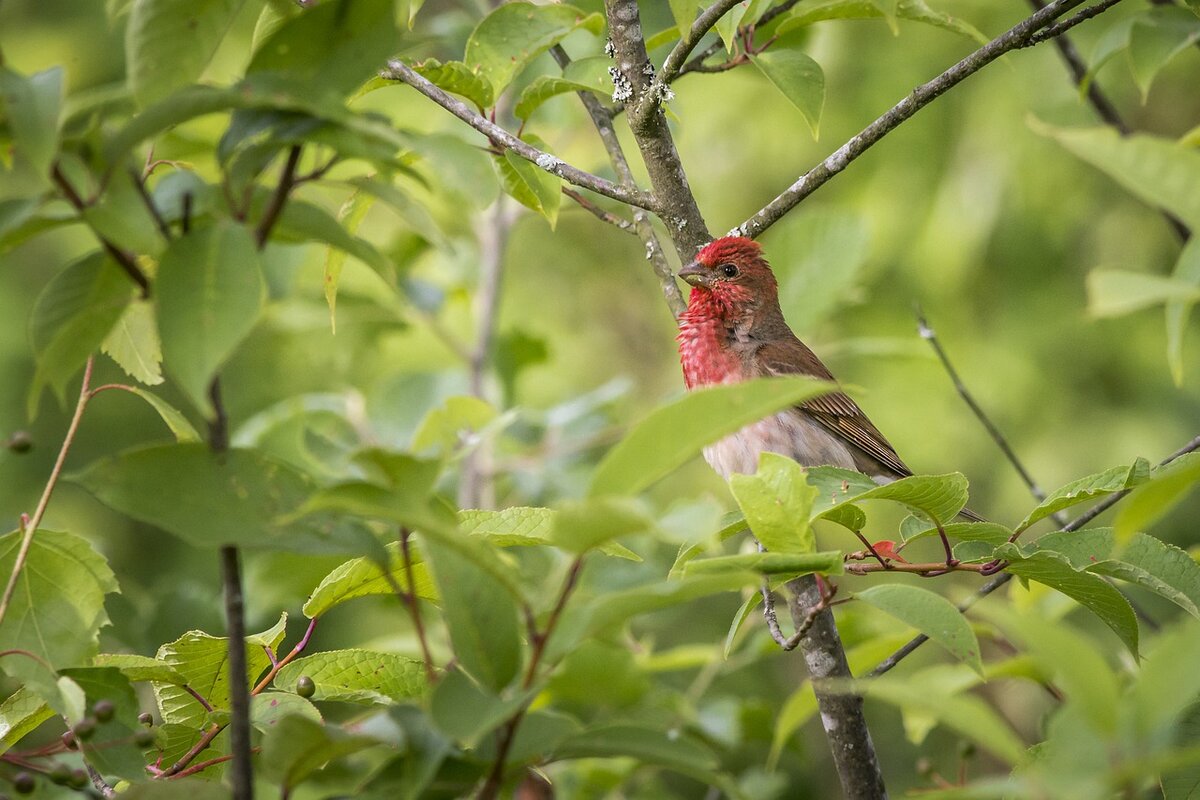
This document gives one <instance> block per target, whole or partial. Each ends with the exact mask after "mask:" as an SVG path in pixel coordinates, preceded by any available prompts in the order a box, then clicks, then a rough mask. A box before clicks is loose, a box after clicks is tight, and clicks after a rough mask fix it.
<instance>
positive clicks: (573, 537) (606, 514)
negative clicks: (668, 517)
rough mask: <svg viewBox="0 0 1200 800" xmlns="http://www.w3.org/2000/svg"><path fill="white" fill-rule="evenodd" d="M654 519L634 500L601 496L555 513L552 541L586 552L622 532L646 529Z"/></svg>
mask: <svg viewBox="0 0 1200 800" xmlns="http://www.w3.org/2000/svg"><path fill="white" fill-rule="evenodd" d="M652 527H653V522H652V521H651V520H650V519H649V518H648V517H646V515H645V514H644V513H642V512H641V511H640V510H639V509H638V508H637V507H636V506H634V505H633V503H631V502H629V501H627V500H624V499H622V498H612V497H600V498H593V499H590V500H584V501H581V502H578V503H571V504H568V505H565V506H563V507H562V508H560V509H559V510H558V512H557V513H556V514H555V515H554V522H553V527H552V528H551V531H550V541H551V543H553V544H554V545H556V546H558V547H561V548H562V549H564V550H566V551H568V552H571V553H576V554H579V555H583V554H584V553H586V552H587V551H588V550H591V549H592V548H594V547H600V546H602V545H604V544H607V543H609V542H610V541H611V540H613V539H616V538H619V537H622V536H633V535H635V534H639V533H645V532H646V531H648V530H650V529H651V528H652Z"/></svg>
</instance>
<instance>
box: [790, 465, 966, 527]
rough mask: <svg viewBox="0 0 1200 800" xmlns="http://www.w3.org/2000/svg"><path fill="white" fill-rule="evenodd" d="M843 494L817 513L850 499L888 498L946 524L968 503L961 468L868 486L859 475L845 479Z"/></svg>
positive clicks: (854, 500)
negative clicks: (856, 477) (853, 482)
mask: <svg viewBox="0 0 1200 800" xmlns="http://www.w3.org/2000/svg"><path fill="white" fill-rule="evenodd" d="M811 472H812V470H810V473H811ZM842 494H843V496H842V497H837V498H836V500H837V502H836V503H833V504H832V505H830V506H829V508H828V509H826V510H823V511H820V512H819V513H818V515H819V516H821V517H825V516H828V515H829V513H830V511H836V510H837V509H838V508H839V507H840V506H842V505H844V504H846V503H850V502H854V503H858V502H859V501H862V500H890V501H892V502H893V503H900V504H901V505H904V506H907V507H908V508H909V509H911V510H912V511H914V512H916V513H917V514H918V515H919V516H923V517H925V518H926V519H928V520H929V521H931V522H934V523H942V524H943V525H945V524H947V523H949V522H950V520H952V519H954V517H955V515H956V514H958V512H959V511H962V509H963V507H964V506H966V504H967V479H966V478H965V477H963V475H962V473H960V472H950V473H947V474H945V475H910V476H909V477H907V478H901V479H899V480H896V481H892V482H891V483H885V484H883V485H882V486H876V485H874V483H872V485H871V488H866V484H865V483H863V482H862V481H861V476H860V481H859V482H857V483H855V484H851V483H850V482H849V481H847V482H846V484H845V490H844V491H843V492H842ZM831 499H833V498H831Z"/></svg>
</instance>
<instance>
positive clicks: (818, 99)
mask: <svg viewBox="0 0 1200 800" xmlns="http://www.w3.org/2000/svg"><path fill="white" fill-rule="evenodd" d="M806 44H807V41H806V39H805V37H804V36H803V34H799V35H797V34H792V35H790V36H784V37H783V38H781V39H779V40H778V41H777V42H775V44H773V45H772V46H771V47H770V48H769V49H767V50H764V51H763V52H761V53H759V54H757V55H755V56H752V57H751V59H750V60H751V62H752V63H753V64H754V66H756V67H758V68H759V70H760V71H761V72H762V74H763V75H765V76H766V77H767V80H769V81H770V82H771V83H772V84H774V86H775V88H777V89H779V91H780V92H782V93H783V96H784V97H786V98H787V99H788V102H790V103H791V104H792V105H794V106H795V107H796V108H797V109H799V110H800V115H801V116H802V117H804V121H805V122H806V123H807V124H808V128H809V130H811V131H812V135H813V138H814V139H816V138H818V133H819V131H820V125H821V108H822V107H823V106H824V105H825V73H824V72H823V71H822V70H821V65H820V64H818V63H817V62H816V61H813V59H812V58H811V57H810V56H809V55H808V54H807V53H805V52H804V51H803V49H802V48H803V46H804V45H806Z"/></svg>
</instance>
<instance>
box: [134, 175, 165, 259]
mask: <svg viewBox="0 0 1200 800" xmlns="http://www.w3.org/2000/svg"><path fill="white" fill-rule="evenodd" d="M129 179H130V180H131V181H133V188H134V189H135V190H137V193H138V197H140V198H142V204H143V205H145V206H146V210H147V211H149V212H150V216H151V217H153V218H154V224H155V226H156V227H157V228H158V232H159V233H161V234H162V237H163V238H164V239H166V240H167V241H168V242H169V241H171V229H170V228H169V227H168V226H167V221H166V220H165V219H163V216H162V214H160V213H158V206H156V205H154V198H152V197H151V196H150V192H148V191H146V183H145V181H144V180H143V179H142V176H141V175H140V174H138V171H137V170H136V169H134V168H132V167H130V169H129Z"/></svg>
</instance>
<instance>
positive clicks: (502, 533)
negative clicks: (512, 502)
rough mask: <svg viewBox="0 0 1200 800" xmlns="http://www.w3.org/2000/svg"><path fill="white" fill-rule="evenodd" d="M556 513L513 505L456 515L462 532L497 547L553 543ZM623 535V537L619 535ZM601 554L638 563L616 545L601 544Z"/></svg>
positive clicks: (627, 552)
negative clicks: (495, 509) (497, 509)
mask: <svg viewBox="0 0 1200 800" xmlns="http://www.w3.org/2000/svg"><path fill="white" fill-rule="evenodd" d="M557 514H558V512H556V511H555V510H553V509H550V508H530V507H527V506H514V507H512V508H503V509H500V510H499V511H484V510H479V509H467V510H464V511H459V512H458V524H459V529H460V530H462V532H463V533H467V534H470V535H472V536H478V537H480V538H483V539H486V540H487V541H488V542H489V543H491V544H494V545H496V546H497V547H512V546H514V545H516V546H530V545H548V544H553V543H554V542H553V541H552V538H551V537H552V535H553V531H554V525H555V518H556V517H557ZM618 535H623V534H618ZM597 547H598V549H599V550H600V552H601V553H604V554H605V555H609V556H614V557H616V558H624V559H627V560H629V561H641V560H642V558H641V556H639V555H638V554H637V553H635V552H633V551H632V550H630V549H629V548H628V547H625V546H624V545H622V544H619V543H617V542H611V541H610V542H601V543H600V544H599V545H597Z"/></svg>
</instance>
